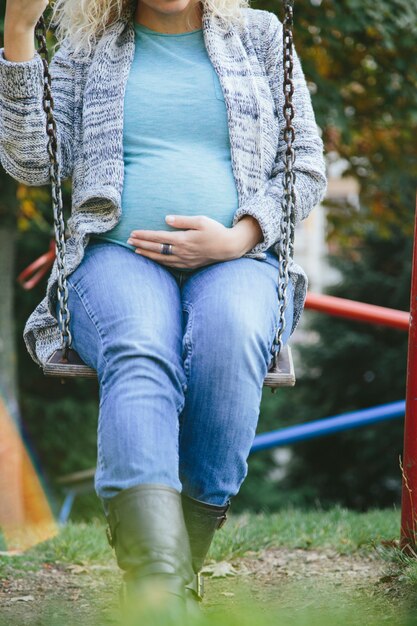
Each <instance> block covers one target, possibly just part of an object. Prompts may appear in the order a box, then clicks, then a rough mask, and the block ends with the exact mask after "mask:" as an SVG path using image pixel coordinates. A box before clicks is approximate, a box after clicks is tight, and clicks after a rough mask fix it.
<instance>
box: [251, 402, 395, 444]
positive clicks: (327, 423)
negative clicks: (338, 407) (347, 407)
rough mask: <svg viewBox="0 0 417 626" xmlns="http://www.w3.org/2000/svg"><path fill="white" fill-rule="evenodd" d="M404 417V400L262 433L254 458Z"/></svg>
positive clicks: (257, 439) (258, 439) (256, 441)
mask: <svg viewBox="0 0 417 626" xmlns="http://www.w3.org/2000/svg"><path fill="white" fill-rule="evenodd" d="M404 414H405V400H401V401H399V402H391V403H389V404H381V405H379V406H375V407H372V408H370V409H363V410H361V411H352V412H350V413H342V414H341V415H336V416H332V417H326V418H324V419H320V420H315V421H313V422H306V423H305V424H298V425H297V426H289V427H287V428H280V429H279V430H273V431H272V432H269V433H261V434H260V435H257V436H256V437H255V440H254V443H253V445H252V448H251V454H252V453H253V452H258V451H259V450H266V449H267V448H275V447H278V446H286V445H288V444H290V443H296V442H297V441H304V440H305V439H313V438H314V437H324V436H326V435H332V434H333V433H337V432H340V431H342V430H349V429H351V428H359V427H361V426H368V425H369V424H375V423H377V422H383V421H385V420H391V419H397V418H399V417H403V416H404Z"/></svg>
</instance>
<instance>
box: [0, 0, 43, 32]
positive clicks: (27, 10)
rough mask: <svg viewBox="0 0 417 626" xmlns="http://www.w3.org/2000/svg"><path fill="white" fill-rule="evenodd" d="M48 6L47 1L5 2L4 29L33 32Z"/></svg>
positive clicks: (11, 0)
mask: <svg viewBox="0 0 417 626" xmlns="http://www.w3.org/2000/svg"><path fill="white" fill-rule="evenodd" d="M48 4H49V1H48V0H6V14H5V19H4V27H5V29H6V27H8V26H10V28H13V29H14V30H20V31H21V32H25V31H28V30H32V31H33V30H34V29H35V26H36V23H37V22H38V20H39V18H40V17H41V15H42V13H43V12H44V11H45V9H46V8H47V6H48Z"/></svg>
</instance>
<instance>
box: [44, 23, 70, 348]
mask: <svg viewBox="0 0 417 626" xmlns="http://www.w3.org/2000/svg"><path fill="white" fill-rule="evenodd" d="M46 30H47V29H46V24H45V20H44V17H43V16H41V17H40V18H39V20H38V22H37V24H36V27H35V37H36V39H37V42H38V52H39V55H40V57H41V59H42V62H43V70H44V90H43V109H44V111H45V113H46V133H47V136H48V154H49V160H50V168H49V172H50V179H51V189H52V207H53V212H54V230H55V246H56V250H55V253H56V261H57V268H58V294H57V295H58V300H59V312H58V318H59V324H60V329H61V337H62V346H61V350H62V358H63V360H66V359H67V355H68V350H69V349H70V348H71V344H72V336H71V332H70V329H69V322H70V311H69V309H68V287H67V279H66V274H67V272H66V262H65V259H66V256H65V254H66V247H65V222H64V210H63V203H62V191H61V170H60V163H59V158H58V141H57V130H56V123H55V118H54V114H53V108H54V100H53V97H52V90H51V82H52V81H51V74H50V72H49V63H48V48H47V45H46Z"/></svg>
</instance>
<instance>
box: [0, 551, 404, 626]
mask: <svg viewBox="0 0 417 626" xmlns="http://www.w3.org/2000/svg"><path fill="white" fill-rule="evenodd" d="M2 558H6V559H7V557H2ZM22 559H24V557H22ZM386 567H387V566H386V564H385V563H384V561H382V559H380V558H379V557H378V556H377V555H375V556H373V555H369V556H359V555H345V556H341V555H339V554H337V553H336V552H334V551H332V550H320V551H315V550H302V549H296V550H288V549H285V548H274V549H268V550H264V551H261V552H258V553H248V554H247V555H246V556H245V557H244V558H239V559H236V560H232V561H230V562H220V563H209V564H208V565H207V566H206V567H205V570H204V571H205V574H206V579H205V580H206V584H205V589H206V596H205V600H204V610H205V611H207V612H216V611H218V610H220V611H225V610H227V609H228V608H231V607H233V606H235V605H236V604H238V603H241V602H242V600H243V601H246V602H248V601H249V602H250V603H251V605H253V604H254V603H255V602H258V603H259V605H260V606H266V605H268V607H275V608H276V609H279V610H286V609H289V610H294V609H295V608H296V610H298V611H300V610H303V609H306V608H308V607H309V606H314V607H319V606H320V605H321V604H322V605H323V606H326V605H328V602H329V598H333V600H334V598H335V596H336V597H337V598H338V600H337V602H338V603H339V604H340V603H342V604H343V602H346V603H349V602H352V601H355V602H357V603H363V602H366V603H367V605H368V606H369V603H370V602H371V604H372V606H373V611H374V612H375V610H379V609H380V610H381V615H382V616H383V617H384V621H385V619H386V620H388V623H390V624H392V623H393V622H392V620H390V615H391V617H392V616H394V615H395V614H396V611H397V608H398V606H399V604H398V603H399V602H400V601H401V598H399V596H398V593H397V591H396V589H395V586H394V585H393V581H392V577H391V576H390V575H389V574H387V569H386ZM5 571H6V574H5V575H4V576H3V578H2V579H0V624H1V625H2V626H3V625H6V624H7V626H14V625H16V626H17V625H18V626H22V625H23V624H25V625H26V624H28V625H30V626H35V625H36V626H46V625H48V626H49V625H50V624H53V625H55V624H59V625H60V626H64V624H67V623H68V624H71V625H72V624H74V623H76V622H79V623H80V624H82V625H83V626H97V624H100V625H102V626H105V625H106V624H109V625H110V624H112V623H115V615H116V614H117V610H118V609H117V607H118V590H119V586H120V576H121V573H120V570H119V569H118V568H117V565H116V563H115V562H112V563H109V564H108V565H68V564H60V563H57V564H49V563H44V564H43V566H42V567H41V569H39V570H38V571H25V564H24V562H22V568H21V570H20V571H19V573H18V574H16V568H13V570H12V569H11V568H10V573H9V572H8V569H7V566H6V570H5ZM378 607H379V608H378ZM362 623H363V624H366V623H367V622H366V619H364V620H363V621H362Z"/></svg>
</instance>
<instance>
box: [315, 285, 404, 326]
mask: <svg viewBox="0 0 417 626" xmlns="http://www.w3.org/2000/svg"><path fill="white" fill-rule="evenodd" d="M305 308H306V309H314V310H315V311H321V312H323V313H328V314H329V315H335V316H336V317H346V318H348V319H351V320H359V321H361V322H369V323H370V324H378V325H381V326H391V327H392V328H399V329H401V330H407V331H408V328H409V324H410V314H409V313H407V312H406V311H398V310H397V309H389V308H386V307H384V306H377V305H376V304H365V303H364V302H356V301H355V300H347V299H346V298H337V297H336V296H328V295H324V294H318V293H311V292H310V291H309V292H308V293H307V298H306V303H305Z"/></svg>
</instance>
